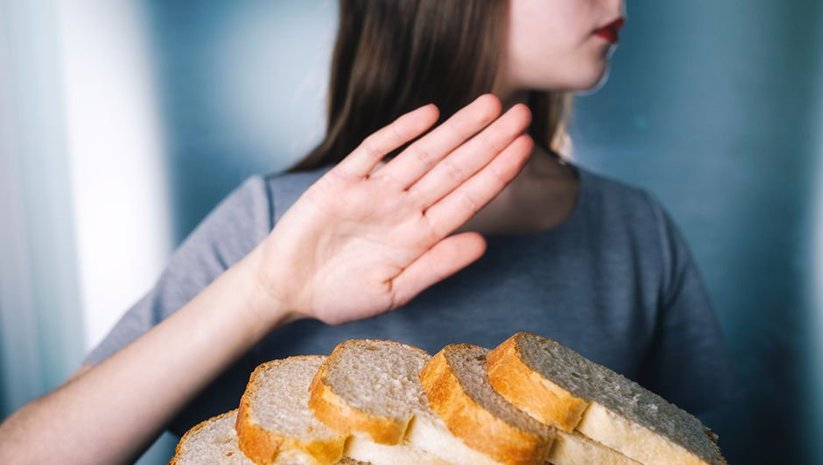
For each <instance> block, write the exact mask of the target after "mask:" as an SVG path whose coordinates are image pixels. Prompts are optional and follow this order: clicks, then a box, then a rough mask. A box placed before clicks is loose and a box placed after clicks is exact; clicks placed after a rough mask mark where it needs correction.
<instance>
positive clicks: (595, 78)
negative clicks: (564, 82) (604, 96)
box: [564, 64, 610, 95]
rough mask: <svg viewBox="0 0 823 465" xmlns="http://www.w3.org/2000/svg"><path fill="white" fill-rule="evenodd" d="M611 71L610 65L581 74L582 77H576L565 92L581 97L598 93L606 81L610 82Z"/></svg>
mask: <svg viewBox="0 0 823 465" xmlns="http://www.w3.org/2000/svg"><path fill="white" fill-rule="evenodd" d="M609 69H610V68H609V66H608V64H604V65H602V66H599V67H596V68H594V69H591V70H589V72H587V73H581V75H580V76H576V79H574V80H573V82H570V83H569V85H568V86H567V87H566V88H565V89H564V90H566V91H570V92H574V93H576V94H579V95H586V94H592V93H594V92H597V91H598V90H600V88H601V87H603V86H604V85H606V81H608V80H609Z"/></svg>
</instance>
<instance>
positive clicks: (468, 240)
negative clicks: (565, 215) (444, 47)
mask: <svg viewBox="0 0 823 465" xmlns="http://www.w3.org/2000/svg"><path fill="white" fill-rule="evenodd" d="M500 112H501V104H500V101H499V100H498V99H497V97H494V96H492V95H484V96H481V97H480V98H478V99H477V100H475V101H474V102H472V103H471V104H469V105H468V106H466V107H465V108H463V109H461V110H460V111H459V112H457V113H456V114H455V115H454V116H453V117H452V118H450V119H449V120H448V121H446V122H445V123H443V124H442V125H440V126H438V127H437V128H435V129H434V130H432V131H431V132H429V133H428V134H426V135H425V136H423V137H421V138H420V139H418V140H416V141H415V142H414V143H413V144H411V145H410V146H409V147H408V148H407V149H406V150H404V151H403V152H402V153H400V154H399V155H398V156H396V157H395V158H394V159H392V160H391V161H390V162H388V163H386V164H385V165H382V166H381V165H380V162H381V160H382V159H383V158H384V157H385V155H386V154H387V153H389V152H391V151H392V150H394V149H396V148H398V147H401V146H402V145H403V144H405V143H407V142H409V141H411V140H414V139H415V138H417V137H418V136H420V135H421V134H423V133H425V132H426V131H427V130H428V129H429V128H431V126H432V125H433V124H434V123H435V122H436V121H437V119H438V110H437V108H436V107H435V106H434V105H427V106H424V107H421V108H418V109H417V110H415V111H412V112H410V113H407V114H405V115H403V116H401V117H400V118H398V119H397V120H395V121H394V122H393V123H391V124H390V125H389V126H386V127H384V128H382V129H380V130H379V131H377V132H375V133H374V134H372V135H371V136H369V137H368V138H366V139H365V140H364V141H363V143H362V144H361V145H360V146H359V147H357V148H356V149H355V150H354V151H353V152H352V153H351V154H349V155H348V156H347V157H346V158H345V159H344V160H343V161H341V162H340V163H339V164H338V165H337V166H335V167H334V168H332V169H331V170H330V171H329V172H327V173H326V174H325V175H324V176H323V177H322V178H320V179H319V180H318V181H317V182H316V183H315V184H313V185H312V186H311V187H310V188H309V189H308V190H307V191H306V192H305V193H304V194H303V195H302V196H301V197H300V198H299V199H298V200H297V202H296V203H295V204H294V205H293V206H292V207H291V208H290V209H289V210H288V211H287V212H286V213H285V214H284V215H283V217H282V218H281V220H280V221H279V222H278V223H277V224H276V226H275V228H274V230H273V231H272V232H271V234H270V235H269V237H268V238H267V239H266V240H265V241H264V242H263V243H262V244H261V249H262V253H261V259H260V260H259V261H258V262H257V266H256V268H257V270H256V274H257V277H258V278H259V280H260V282H261V283H262V287H263V288H264V289H265V291H266V293H268V294H269V296H270V297H271V298H272V299H274V300H275V301H276V302H277V304H278V305H279V306H280V308H286V309H288V310H289V311H290V312H291V313H292V317H293V318H303V317H312V318H317V319H319V320H321V321H324V322H326V323H330V324H338V323H343V322H347V321H351V320H357V319H361V318H367V317H371V316H375V315H378V314H380V313H383V312H386V311H388V310H392V309H395V308H397V307H400V306H402V305H404V304H405V303H407V302H409V301H410V300H411V299H412V298H413V297H414V296H416V295H417V294H418V293H420V292H421V291H423V290H424V289H426V288H427V287H429V286H431V285H432V284H434V283H436V282H438V281H441V280H443V279H445V278H446V277H448V276H450V275H452V274H453V273H455V272H457V271H458V270H460V269H462V268H464V267H465V266H467V265H469V264H470V263H472V262H474V261H475V260H477V259H478V258H480V256H482V255H483V252H484V251H485V241H484V239H483V237H482V236H481V235H480V234H478V233H473V232H470V233H462V234H457V235H454V236H449V234H450V233H452V232H453V231H454V230H455V229H457V228H458V227H460V226H461V225H462V224H464V223H465V222H466V221H468V220H469V218H471V217H472V216H473V215H474V214H475V213H477V211H478V210H480V209H481V208H482V207H483V206H484V205H486V204H487V203H488V202H489V201H491V200H492V199H493V198H494V197H495V196H496V195H497V194H499V193H500V192H501V191H502V190H503V188H504V187H505V186H506V185H507V184H508V183H509V182H510V181H511V180H512V179H514V177H515V176H516V175H517V174H518V173H519V171H520V170H521V168H522V167H523V165H524V164H525V162H526V160H527V159H528V157H529V155H530V153H531V149H532V141H531V139H530V138H529V136H527V135H525V134H523V132H524V131H525V130H526V128H527V127H528V125H529V122H530V119H531V114H530V112H529V110H528V107H526V106H525V105H522V104H518V105H516V106H514V107H512V108H511V109H510V110H509V111H507V112H506V113H505V114H504V115H503V116H500V117H499V118H498V116H499V115H500Z"/></svg>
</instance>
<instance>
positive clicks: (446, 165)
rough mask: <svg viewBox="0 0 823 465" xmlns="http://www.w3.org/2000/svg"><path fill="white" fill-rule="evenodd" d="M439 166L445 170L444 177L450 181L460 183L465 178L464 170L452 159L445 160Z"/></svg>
mask: <svg viewBox="0 0 823 465" xmlns="http://www.w3.org/2000/svg"><path fill="white" fill-rule="evenodd" d="M440 166H441V168H442V169H443V171H445V175H446V178H447V179H449V180H451V181H452V182H455V183H460V182H463V180H465V179H466V178H467V176H466V171H465V170H464V169H463V168H461V167H460V166H459V165H457V164H456V163H455V162H453V161H449V160H445V161H443V162H442V163H441V164H440Z"/></svg>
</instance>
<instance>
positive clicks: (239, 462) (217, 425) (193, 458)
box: [169, 409, 370, 465]
mask: <svg viewBox="0 0 823 465" xmlns="http://www.w3.org/2000/svg"><path fill="white" fill-rule="evenodd" d="M236 421H237V410H236V409H235V410H232V411H231V412H226V413H224V414H222V415H218V416H216V417H214V418H211V419H208V420H206V421H204V422H202V423H200V424H198V425H197V426H195V427H194V428H192V429H190V430H189V431H188V432H187V433H186V434H185V435H183V437H182V438H181V439H180V442H179V443H178V444H177V449H176V450H175V454H174V457H172V459H171V461H170V462H169V465H205V464H209V465H216V464H220V465H253V462H252V461H251V460H249V459H248V458H247V457H246V456H245V455H243V453H242V452H240V449H239V448H238V447H237V434H236V433H235V430H234V424H235V422H236ZM274 463H275V464H276V465H302V464H305V463H309V462H307V461H306V457H301V454H300V453H299V452H297V453H294V454H289V453H281V454H279V455H278V457H277V460H276V461H275V462H274ZM337 465H370V464H368V463H365V462H358V461H356V460H352V459H349V458H344V459H343V460H341V461H340V462H338V463H337Z"/></svg>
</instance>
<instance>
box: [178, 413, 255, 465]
mask: <svg viewBox="0 0 823 465" xmlns="http://www.w3.org/2000/svg"><path fill="white" fill-rule="evenodd" d="M236 419H237V410H232V411H231V412H227V413H224V414H222V415H219V416H216V417H214V418H211V419H209V420H206V421H204V422H202V423H200V424H198V425H197V426H195V427H194V428H192V429H190V430H189V431H188V432H186V434H184V435H183V437H182V438H181V439H180V442H178V443H177V449H176V450H175V452H174V457H172V459H171V461H170V462H169V465H202V464H204V463H215V464H217V463H219V464H224V465H253V462H252V461H251V460H249V459H248V458H246V456H245V455H243V453H242V452H240V449H239V448H238V447H237V435H236V434H235V432H234V423H235V421H236Z"/></svg>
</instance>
